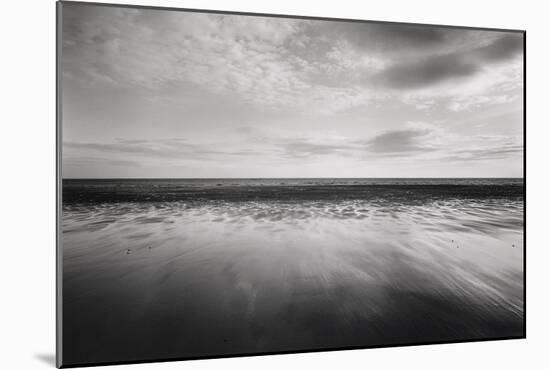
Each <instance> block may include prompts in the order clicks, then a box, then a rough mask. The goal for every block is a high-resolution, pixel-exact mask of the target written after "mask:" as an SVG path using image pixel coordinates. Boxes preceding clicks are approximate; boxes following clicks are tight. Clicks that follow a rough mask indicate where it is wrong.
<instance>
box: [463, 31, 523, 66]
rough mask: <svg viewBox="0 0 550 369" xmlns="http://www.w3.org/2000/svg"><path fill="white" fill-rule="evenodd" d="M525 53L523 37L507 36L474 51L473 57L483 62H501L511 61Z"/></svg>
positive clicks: (515, 34) (514, 34)
mask: <svg viewBox="0 0 550 369" xmlns="http://www.w3.org/2000/svg"><path fill="white" fill-rule="evenodd" d="M522 52H523V35H522V34H519V33H512V34H505V35H504V36H502V37H500V38H499V39H497V40H496V41H494V42H493V43H491V44H489V45H487V46H484V47H480V48H479V49H477V50H474V52H473V53H472V54H473V57H474V58H478V59H479V60H481V61H487V62H500V61H505V60H508V59H511V58H513V57H515V56H516V55H518V54H520V53H522Z"/></svg>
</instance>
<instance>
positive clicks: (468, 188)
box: [58, 2, 525, 366]
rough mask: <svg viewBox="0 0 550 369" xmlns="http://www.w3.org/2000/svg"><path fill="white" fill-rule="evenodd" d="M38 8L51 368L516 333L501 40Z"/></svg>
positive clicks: (501, 35)
mask: <svg viewBox="0 0 550 369" xmlns="http://www.w3.org/2000/svg"><path fill="white" fill-rule="evenodd" d="M58 5H59V7H58V27H59V28H58V37H59V42H58V99H59V100H58V103H59V110H58V111H59V116H58V118H59V119H58V134H59V138H58V142H59V145H58V160H59V163H58V169H59V193H58V196H59V201H58V213H59V219H58V225H59V229H58V271H59V274H58V278H59V280H58V287H59V288H58V318H59V319H58V322H59V330H58V365H62V366H77V365H97V364H108V363H121V362H126V363H128V362H146V361H156V360H159V361H160V360H180V359H192V358H208V357H221V356H237V355H256V354H268V353H271V354H273V353H289V352H304V351H319V350H335V349H350V348H367V347H381V346H395V345H414V344H427V343H442V342H462V341H474V340H489V339H504V338H522V337H525V286H524V281H525V278H524V271H525V264H524V261H525V244H524V240H525V238H524V237H525V236H524V224H525V223H524V221H525V217H524V211H525V185H524V114H525V113H524V42H525V32H523V31H514V30H498V29H475V28H465V27H450V26H432V25H430V26H428V25H420V24H402V23H386V22H370V21H351V20H337V19H320V18H308V17H298V16H273V15H256V14H246V13H244V14H243V13H229V12H216V11H197V10H183V9H168V8H164V9H163V8H153V7H137V6H136V7H134V6H120V5H106V4H93V3H78V2H61V3H59V4H58Z"/></svg>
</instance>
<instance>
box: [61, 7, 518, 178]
mask: <svg viewBox="0 0 550 369" xmlns="http://www.w3.org/2000/svg"><path fill="white" fill-rule="evenodd" d="M62 14H63V16H62V22H63V25H62V27H63V28H62V37H63V44H62V57H61V68H62V72H61V76H62V77H61V78H62V92H63V95H62V104H63V107H62V119H63V176H64V177H66V178H69V177H86V178H91V177H111V178H112V177H171V178H174V177H196V178H208V177H521V176H522V171H523V167H522V161H523V159H522V150H523V146H522V141H523V138H522V125H523V123H522V119H523V118H522V116H523V110H522V109H523V103H522V99H523V96H522V94H523V77H522V70H523V55H522V52H523V51H522V50H523V37H522V34H520V33H508V32H488V31H471V30H463V29H460V30H459V29H450V28H442V27H422V26H414V25H409V26H402V25H391V24H375V23H355V22H334V21H318V20H301V19H283V18H270V17H251V16H236V15H216V14H202V13H189V12H174V11H161V10H150V9H129V8H115V7H101V6H96V5H94V6H92V5H79V4H63V13H62Z"/></svg>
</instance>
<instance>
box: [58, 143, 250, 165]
mask: <svg viewBox="0 0 550 369" xmlns="http://www.w3.org/2000/svg"><path fill="white" fill-rule="evenodd" d="M63 150H64V151H65V152H66V153H64V156H65V157H72V156H74V157H78V156H82V155H83V154H85V155H88V156H90V155H93V156H91V157H100V156H102V155H105V153H109V154H110V155H111V156H113V157H114V158H115V159H120V160H132V161H139V160H141V161H144V160H145V161H155V162H158V161H164V162H175V161H211V160H221V161H223V160H231V158H235V157H246V156H251V155H257V154H258V153H257V152H255V151H254V150H251V149H247V148H239V147H236V148H232V147H231V145H225V146H224V147H223V148H220V145H219V144H216V143H189V142H187V140H185V139H182V138H168V139H154V140H151V139H131V140H122V139H119V140H117V141H115V142H108V143H89V142H64V143H63Z"/></svg>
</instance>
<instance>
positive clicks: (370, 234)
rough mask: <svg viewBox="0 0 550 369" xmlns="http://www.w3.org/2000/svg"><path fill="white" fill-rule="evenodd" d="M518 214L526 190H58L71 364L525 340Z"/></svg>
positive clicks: (136, 186)
mask: <svg viewBox="0 0 550 369" xmlns="http://www.w3.org/2000/svg"><path fill="white" fill-rule="evenodd" d="M132 186H133V187H132ZM154 186H157V187H154ZM163 196H164V198H163ZM523 206H524V205H523V185H522V183H521V185H518V184H516V183H511V184H510V183H504V184H503V183H497V182H494V183H488V184H472V183H469V184H468V183H467V184H461V185H452V184H448V183H447V184H433V183H432V184H429V183H428V184H426V183H424V184H405V185H403V184H378V185H377V184H364V183H363V184H361V183H358V184H350V183H344V184H337V183H336V184H328V185H327V184H326V183H321V184H319V183H317V184H315V183H312V184H311V185H309V184H308V185H307V186H305V185H296V184H282V185H281V184H278V185H277V186H274V185H273V184H270V185H267V186H266V185H261V184H260V185H259V184H257V183H256V184H250V183H245V184H242V183H241V184H240V185H235V184H231V183H227V182H222V184H221V185H220V186H218V185H217V184H216V183H210V182H209V183H208V185H204V184H202V185H198V186H196V187H193V186H189V185H188V184H185V185H181V184H180V185H177V186H175V185H174V184H173V183H172V184H170V183H165V184H164V187H163V185H162V183H158V182H156V183H153V182H151V183H142V182H141V183H135V182H131V181H130V182H124V183H123V182H121V183H110V184H109V185H106V184H105V183H98V182H93V183H90V181H88V182H87V183H84V184H83V183H82V182H81V183H76V184H75V182H72V183H66V185H65V186H64V206H63V237H62V239H63V269H64V274H63V309H64V310H63V311H64V316H63V337H64V347H63V350H64V362H65V363H66V364H82V363H90V362H111V361H132V360H152V359H168V358H186V357H198V356H212V355H234V354H245V353H248V354H253V353H264V352H280V351H289V350H290V351H296V350H311V349H330V348H341V347H357V346H378V345H391V344H406V343H423V342H434V341H456V340H470V339H488V338H504V337H506V338H508V337H521V336H523V334H524V331H523V328H524V327H523V314H524V312H523Z"/></svg>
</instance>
